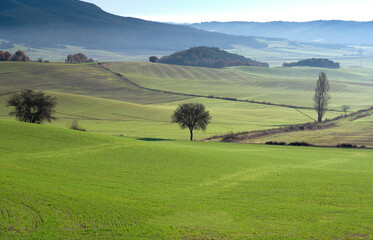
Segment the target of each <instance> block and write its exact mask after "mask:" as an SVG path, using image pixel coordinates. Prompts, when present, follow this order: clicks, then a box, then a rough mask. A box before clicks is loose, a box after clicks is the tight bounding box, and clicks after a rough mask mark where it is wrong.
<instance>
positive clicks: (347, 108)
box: [342, 105, 350, 117]
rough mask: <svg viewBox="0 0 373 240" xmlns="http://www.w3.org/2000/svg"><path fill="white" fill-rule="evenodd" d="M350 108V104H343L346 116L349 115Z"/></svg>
mask: <svg viewBox="0 0 373 240" xmlns="http://www.w3.org/2000/svg"><path fill="white" fill-rule="evenodd" d="M349 109H350V106H348V105H343V106H342V111H343V112H344V113H345V117H346V116H347V111H348V110H349Z"/></svg>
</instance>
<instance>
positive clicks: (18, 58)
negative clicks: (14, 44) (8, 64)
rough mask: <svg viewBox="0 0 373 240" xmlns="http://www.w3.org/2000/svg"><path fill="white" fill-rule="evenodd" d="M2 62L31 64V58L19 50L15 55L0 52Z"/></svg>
mask: <svg viewBox="0 0 373 240" xmlns="http://www.w3.org/2000/svg"><path fill="white" fill-rule="evenodd" d="M0 61H14V62H30V58H29V57H27V56H26V54H25V53H24V52H23V51H21V50H18V51H17V52H16V53H14V55H12V54H11V53H9V52H3V51H0Z"/></svg>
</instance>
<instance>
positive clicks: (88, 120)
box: [0, 91, 335, 140]
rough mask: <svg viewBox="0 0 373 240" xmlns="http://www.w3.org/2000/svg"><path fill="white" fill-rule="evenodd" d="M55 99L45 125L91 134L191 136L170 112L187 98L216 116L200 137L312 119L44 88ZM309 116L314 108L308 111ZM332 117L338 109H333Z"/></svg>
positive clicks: (271, 109) (2, 103)
mask: <svg viewBox="0 0 373 240" xmlns="http://www.w3.org/2000/svg"><path fill="white" fill-rule="evenodd" d="M46 93H47V94H51V95H53V96H55V97H56V98H57V102H58V104H57V107H56V116H57V121H53V122H52V123H46V125H50V126H58V127H62V128H67V127H68V125H69V123H70V122H71V121H73V120H77V121H78V122H79V125H80V126H81V127H82V128H84V129H86V131H88V132H96V133H102V134H105V135H116V136H119V135H123V136H127V137H143V138H144V137H148V138H166V139H170V138H171V139H185V140H187V139H188V134H189V133H188V131H186V130H182V129H180V128H179V126H178V125H177V124H171V115H172V113H173V111H174V110H175V109H176V107H177V105H178V104H182V103H184V102H191V101H192V102H200V103H203V104H204V105H205V106H206V108H207V109H208V110H209V111H210V113H211V115H212V116H213V119H212V123H211V124H210V125H209V126H208V128H207V130H206V131H205V132H203V131H195V136H196V138H197V139H202V138H206V137H209V136H213V135H216V134H223V133H228V132H237V131H245V130H251V129H266V128H273V127H276V126H278V125H287V124H298V123H304V122H308V121H309V119H308V118H307V117H306V116H304V115H303V114H300V113H299V112H297V111H296V110H294V109H287V108H280V107H275V106H263V105H258V104H248V103H239V102H229V101H223V100H212V99H203V98H194V99H189V100H184V101H177V102H176V101H175V102H171V103H163V104H160V103H158V104H152V105H141V104H135V103H129V102H124V101H118V100H111V99H103V98H97V97H91V96H84V95H77V94H67V93H57V92H48V91H47V92H46ZM0 94H1V96H0V117H1V118H2V119H8V120H11V119H14V117H10V116H9V115H8V114H9V112H10V111H11V110H12V109H11V108H10V107H6V101H7V99H8V98H9V96H10V95H11V94H12V92H5V91H4V92H1V91H0ZM305 112H306V113H308V114H313V111H310V110H305ZM332 114H333V115H332V116H334V114H335V113H332Z"/></svg>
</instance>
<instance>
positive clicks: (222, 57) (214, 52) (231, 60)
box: [158, 47, 269, 68]
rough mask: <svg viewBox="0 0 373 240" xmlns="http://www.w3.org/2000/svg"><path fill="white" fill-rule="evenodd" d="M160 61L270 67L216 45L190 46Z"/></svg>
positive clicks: (181, 63) (176, 63) (214, 66)
mask: <svg viewBox="0 0 373 240" xmlns="http://www.w3.org/2000/svg"><path fill="white" fill-rule="evenodd" d="M158 62H159V63H165V64H174V65H183V66H195V67H209V68H224V67H230V66H258V67H269V65H268V63H262V62H258V61H254V60H252V59H250V58H245V57H244V56H241V55H238V54H233V53H228V52H226V51H224V50H220V49H219V48H216V47H193V48H189V49H187V50H184V51H181V52H176V53H173V54H172V55H170V56H164V57H162V58H161V59H160V60H159V61H158Z"/></svg>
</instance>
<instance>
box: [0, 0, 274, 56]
mask: <svg viewBox="0 0 373 240" xmlns="http://www.w3.org/2000/svg"><path fill="white" fill-rule="evenodd" d="M0 36H1V38H2V39H4V40H9V41H10V42H12V43H22V44H25V45H26V46H28V47H34V48H51V47H53V48H64V47H65V46H66V45H73V46H81V47H84V48H88V49H100V50H106V51H112V52H121V53H124V52H125V53H137V54H138V53H143V52H144V51H172V50H181V49H185V48H188V47H193V46H199V45H209V46H216V47H222V48H229V47H230V46H231V45H233V44H242V45H246V46H250V47H254V48H263V47H266V46H267V45H266V44H265V43H260V42H258V41H257V40H255V39H254V38H251V37H243V36H229V35H226V34H221V33H210V32H206V31H202V30H197V29H194V28H191V27H187V26H177V25H171V24H164V23H157V22H150V21H144V20H141V19H136V18H130V17H119V16H115V15H112V14H109V13H107V12H104V11H103V10H101V9H100V8H99V7H97V6H95V5H93V4H90V3H86V2H83V1H79V0H54V1H49V0H2V1H1V6H0Z"/></svg>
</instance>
